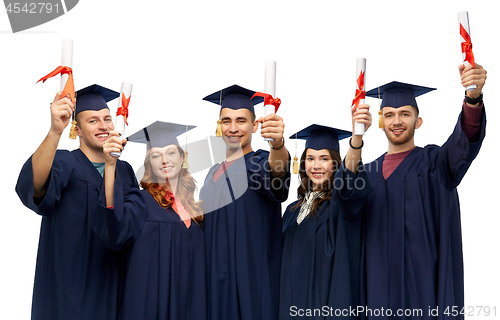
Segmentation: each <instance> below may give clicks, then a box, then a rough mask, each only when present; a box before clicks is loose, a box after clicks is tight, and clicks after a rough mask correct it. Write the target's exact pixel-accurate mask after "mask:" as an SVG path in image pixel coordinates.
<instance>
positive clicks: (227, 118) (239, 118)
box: [220, 117, 248, 121]
mask: <svg viewBox="0 0 500 320" xmlns="http://www.w3.org/2000/svg"><path fill="white" fill-rule="evenodd" d="M220 120H221V121H224V120H232V119H231V118H230V117H224V118H222V119H220ZM236 120H248V118H247V117H237V118H236Z"/></svg>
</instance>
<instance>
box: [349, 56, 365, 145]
mask: <svg viewBox="0 0 500 320" xmlns="http://www.w3.org/2000/svg"><path fill="white" fill-rule="evenodd" d="M365 72H366V59H365V58H358V59H356V94H355V96H354V99H353V100H352V104H351V108H352V109H354V111H356V109H357V108H358V106H359V105H360V104H364V103H365ZM354 134H355V135H357V136H362V135H364V134H365V124H364V123H358V122H355V123H354Z"/></svg>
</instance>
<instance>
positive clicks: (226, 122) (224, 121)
mask: <svg viewBox="0 0 500 320" xmlns="http://www.w3.org/2000/svg"><path fill="white" fill-rule="evenodd" d="M221 123H222V124H229V120H222V122H221Z"/></svg>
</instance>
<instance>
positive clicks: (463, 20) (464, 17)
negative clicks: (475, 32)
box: [457, 11, 477, 91]
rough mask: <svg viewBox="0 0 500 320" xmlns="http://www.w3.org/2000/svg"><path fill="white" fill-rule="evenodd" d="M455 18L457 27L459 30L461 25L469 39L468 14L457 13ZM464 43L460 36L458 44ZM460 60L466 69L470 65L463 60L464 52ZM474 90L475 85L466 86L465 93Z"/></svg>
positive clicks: (465, 12)
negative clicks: (456, 18)
mask: <svg viewBox="0 0 500 320" xmlns="http://www.w3.org/2000/svg"><path fill="white" fill-rule="evenodd" d="M457 16H458V27H459V28H460V25H462V26H463V27H464V29H465V31H467V33H468V34H469V37H470V26H469V13H468V12H467V11H462V12H459V13H458V14H457ZM459 30H460V29H459ZM471 39H472V37H471ZM464 41H465V39H464V38H462V35H460V43H462V42H464ZM462 60H463V62H464V66H466V67H467V66H468V65H469V64H470V63H469V61H466V60H465V52H462ZM476 88H477V86H476V85H475V84H471V85H470V86H467V87H466V88H465V89H466V90H467V91H473V90H475V89H476Z"/></svg>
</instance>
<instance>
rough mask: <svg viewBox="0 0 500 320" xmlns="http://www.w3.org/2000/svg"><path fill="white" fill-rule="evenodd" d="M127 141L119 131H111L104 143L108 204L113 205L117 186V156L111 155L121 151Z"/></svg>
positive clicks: (105, 183)
mask: <svg viewBox="0 0 500 320" xmlns="http://www.w3.org/2000/svg"><path fill="white" fill-rule="evenodd" d="M126 143H127V140H126V139H122V138H121V137H120V134H119V133H118V132H117V131H111V132H110V133H109V137H108V139H107V140H106V142H105V143H104V145H103V152H104V162H105V167H104V188H105V189H106V190H105V192H106V206H107V207H113V195H114V191H115V190H114V186H115V170H116V162H117V161H118V158H117V157H113V156H112V155H111V153H112V152H120V151H122V150H123V147H124V146H125V144H126Z"/></svg>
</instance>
